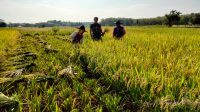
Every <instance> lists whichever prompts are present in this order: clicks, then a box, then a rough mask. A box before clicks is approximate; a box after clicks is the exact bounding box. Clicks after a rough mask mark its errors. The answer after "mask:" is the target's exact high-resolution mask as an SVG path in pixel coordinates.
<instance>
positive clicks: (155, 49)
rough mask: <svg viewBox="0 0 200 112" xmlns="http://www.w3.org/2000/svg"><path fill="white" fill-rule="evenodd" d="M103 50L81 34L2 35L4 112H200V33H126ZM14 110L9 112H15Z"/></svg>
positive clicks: (138, 29) (0, 71) (45, 30)
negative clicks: (75, 38) (79, 38)
mask: <svg viewBox="0 0 200 112" xmlns="http://www.w3.org/2000/svg"><path fill="white" fill-rule="evenodd" d="M106 28H108V29H109V30H110V32H109V33H107V34H106V35H105V36H104V37H103V41H102V42H94V41H92V39H91V38H90V36H89V34H88V33H86V34H85V39H84V43H83V44H81V45H73V44H71V43H70V42H69V35H70V34H71V33H72V32H73V31H74V30H76V29H75V28H70V27H68V28H61V29H60V30H59V31H58V32H53V29H52V28H40V29H39V28H28V29H25V28H21V29H0V43H1V44H0V56H1V57H0V58H1V59H0V60H2V61H0V65H1V66H0V92H2V94H4V95H6V96H9V97H10V98H11V99H12V100H13V101H16V102H17V106H13V105H11V106H9V108H8V106H7V107H5V106H1V95H0V110H1V111H20V112H22V111H25V112H27V111H29V112H50V111H53V112H54V111H55V112H67V111H73V112H79V111H85V112H86V111H87V112H88V111H89V112H90V111H91V112H93V111H97V112H117V111H130V112H132V111H134V112H135V111H139V112H140V111H155V112H157V111H181V112H182V111H187V112H188V111H200V95H199V94H200V61H199V60H200V55H199V54H200V29H198V28H167V27H160V26H157V27H126V30H127V34H126V36H125V37H124V38H123V40H115V39H113V38H112V32H111V31H112V29H113V28H111V27H106ZM10 107H11V108H10Z"/></svg>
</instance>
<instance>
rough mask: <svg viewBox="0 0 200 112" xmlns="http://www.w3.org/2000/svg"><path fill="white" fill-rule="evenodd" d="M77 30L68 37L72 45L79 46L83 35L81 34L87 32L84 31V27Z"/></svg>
mask: <svg viewBox="0 0 200 112" xmlns="http://www.w3.org/2000/svg"><path fill="white" fill-rule="evenodd" d="M77 29H79V30H78V31H75V32H73V33H72V34H71V35H70V37H71V42H72V43H73V44H81V43H83V38H84V35H83V34H84V33H85V32H87V31H86V30H85V26H84V25H82V26H80V27H79V28H77Z"/></svg>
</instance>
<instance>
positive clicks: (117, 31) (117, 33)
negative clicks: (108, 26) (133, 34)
mask: <svg viewBox="0 0 200 112" xmlns="http://www.w3.org/2000/svg"><path fill="white" fill-rule="evenodd" d="M125 34H126V31H125V28H124V27H123V26H121V25H119V26H116V27H115V28H114V31H113V37H114V38H116V39H120V38H122V37H123V36H124V35H125Z"/></svg>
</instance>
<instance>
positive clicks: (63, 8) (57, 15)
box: [0, 0, 200, 23]
mask: <svg viewBox="0 0 200 112" xmlns="http://www.w3.org/2000/svg"><path fill="white" fill-rule="evenodd" d="M172 9H176V10H178V11H180V12H183V13H184V14H186V13H191V12H200V0H0V19H4V20H6V22H29V23H35V22H42V21H47V20H55V19H56V20H63V21H80V22H82V21H89V22H90V21H92V20H93V17H94V16H99V18H107V17H127V18H149V17H157V16H163V15H164V14H166V13H168V12H169V11H170V10H172Z"/></svg>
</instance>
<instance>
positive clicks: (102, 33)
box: [99, 24, 106, 36]
mask: <svg viewBox="0 0 200 112" xmlns="http://www.w3.org/2000/svg"><path fill="white" fill-rule="evenodd" d="M99 25H100V24H99ZM100 31H101V35H102V36H104V35H105V33H106V32H105V31H104V32H103V30H102V27H101V25H100Z"/></svg>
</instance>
